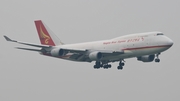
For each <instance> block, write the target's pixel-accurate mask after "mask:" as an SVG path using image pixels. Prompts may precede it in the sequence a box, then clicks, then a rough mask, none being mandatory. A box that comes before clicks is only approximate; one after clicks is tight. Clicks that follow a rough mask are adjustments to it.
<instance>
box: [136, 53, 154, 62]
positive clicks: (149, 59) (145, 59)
mask: <svg viewBox="0 0 180 101" xmlns="http://www.w3.org/2000/svg"><path fill="white" fill-rule="evenodd" d="M154 58H155V55H145V56H141V57H138V58H137V60H139V61H142V62H152V61H153V60H154Z"/></svg>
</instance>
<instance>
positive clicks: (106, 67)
mask: <svg viewBox="0 0 180 101" xmlns="http://www.w3.org/2000/svg"><path fill="white" fill-rule="evenodd" d="M103 67H104V69H108V68H111V65H109V64H106V65H104V66H103Z"/></svg>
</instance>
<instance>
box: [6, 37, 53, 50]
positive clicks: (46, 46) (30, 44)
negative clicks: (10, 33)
mask: <svg viewBox="0 0 180 101" xmlns="http://www.w3.org/2000/svg"><path fill="white" fill-rule="evenodd" d="M4 38H5V39H6V40H7V41H10V42H16V43H19V44H23V45H28V46H33V47H39V48H49V47H51V46H49V45H39V44H33V43H27V42H20V41H16V40H12V39H10V38H9V37H7V36H4Z"/></svg>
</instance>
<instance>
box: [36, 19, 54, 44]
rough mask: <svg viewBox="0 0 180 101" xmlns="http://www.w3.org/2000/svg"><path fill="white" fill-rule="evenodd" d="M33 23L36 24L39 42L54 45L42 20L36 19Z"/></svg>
mask: <svg viewBox="0 0 180 101" xmlns="http://www.w3.org/2000/svg"><path fill="white" fill-rule="evenodd" d="M35 24H36V29H37V32H38V35H39V39H40V41H41V44H43V45H50V46H55V43H54V41H53V39H52V38H51V36H50V33H49V32H48V30H47V29H46V27H45V26H44V24H43V22H42V21H41V20H37V21H35Z"/></svg>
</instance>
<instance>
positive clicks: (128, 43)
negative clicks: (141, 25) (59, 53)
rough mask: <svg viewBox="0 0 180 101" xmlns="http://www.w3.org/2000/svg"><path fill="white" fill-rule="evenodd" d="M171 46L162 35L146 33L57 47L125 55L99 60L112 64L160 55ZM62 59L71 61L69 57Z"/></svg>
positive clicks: (170, 41)
mask: <svg viewBox="0 0 180 101" xmlns="http://www.w3.org/2000/svg"><path fill="white" fill-rule="evenodd" d="M172 44H173V42H172V40H171V39H170V38H168V37H167V36H165V35H163V34H162V33H161V32H148V33H139V34H131V35H126V36H122V37H117V38H113V39H110V40H102V41H94V42H85V43H77V44H67V45H61V46H57V47H60V48H71V49H88V50H114V51H121V50H123V51H124V52H125V54H120V55H112V56H108V57H104V58H102V59H101V60H109V61H112V62H113V61H118V60H119V59H125V58H132V57H139V56H143V55H151V54H156V53H161V52H163V51H165V50H167V49H168V48H170V47H171V46H172ZM67 55H69V54H67ZM70 55H72V54H70ZM62 58H63V57H62ZM63 59H67V60H72V59H71V58H69V57H68V58H63ZM73 61H76V60H73Z"/></svg>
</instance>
